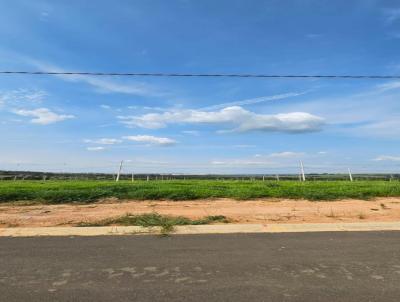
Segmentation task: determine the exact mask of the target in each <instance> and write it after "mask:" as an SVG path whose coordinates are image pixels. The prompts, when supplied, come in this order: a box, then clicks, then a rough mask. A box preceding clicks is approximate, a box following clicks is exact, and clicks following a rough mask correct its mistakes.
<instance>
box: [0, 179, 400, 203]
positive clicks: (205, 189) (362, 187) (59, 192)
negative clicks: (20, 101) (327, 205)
mask: <svg viewBox="0 0 400 302" xmlns="http://www.w3.org/2000/svg"><path fill="white" fill-rule="evenodd" d="M384 196H400V182H398V181H392V182H388V181H355V182H349V181H310V182H304V183H303V182H299V181H280V182H276V181H265V182H263V181H222V180H185V181H184V180H172V181H149V182H147V181H135V182H133V183H132V182H128V181H122V182H119V183H115V182H111V181H45V182H42V181H3V182H0V203H7V202H13V201H33V202H37V203H49V204H50V203H51V204H59V203H74V202H76V203H90V202H95V201H97V200H99V199H101V198H107V197H115V198H118V199H138V200H145V199H150V200H160V199H169V200H193V199H201V198H222V197H226V198H233V199H238V200H246V199H254V198H262V197H281V198H296V199H297V198H305V199H310V200H334V199H342V198H359V199H368V198H372V197H384Z"/></svg>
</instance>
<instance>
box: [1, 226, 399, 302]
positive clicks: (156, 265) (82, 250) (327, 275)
mask: <svg viewBox="0 0 400 302" xmlns="http://www.w3.org/2000/svg"><path fill="white" fill-rule="evenodd" d="M0 301H7V302H11V301H41V302H42V301H113V302H117V301H118V302H119V301H151V302H155V301H201V302H204V301H230V302H235V301H246V302H249V301H323V302H328V301H335V302H336V301H353V302H354V301H363V302H364V301H396V302H397V301H400V232H358V233H357V232H340V233H291V234H241V235H239V234H238V235H194V236H192V235H191V236H183V235H181V236H177V235H176V236H170V237H164V238H163V237H157V236H100V237H72V238H70V237H41V238H4V237H3V238H0Z"/></svg>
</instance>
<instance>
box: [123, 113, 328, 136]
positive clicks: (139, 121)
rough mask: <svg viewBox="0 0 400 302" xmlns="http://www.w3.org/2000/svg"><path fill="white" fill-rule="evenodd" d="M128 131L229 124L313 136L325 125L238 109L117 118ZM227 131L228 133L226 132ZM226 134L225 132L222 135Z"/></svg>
mask: <svg viewBox="0 0 400 302" xmlns="http://www.w3.org/2000/svg"><path fill="white" fill-rule="evenodd" d="M118 118H119V119H121V120H122V123H123V124H125V125H127V126H128V127H135V126H136V127H142V128H148V129H158V128H163V127H166V126H167V125H168V124H179V123H190V124H228V125H231V126H233V127H234V128H233V129H231V130H229V131H239V132H246V131H255V130H258V131H275V132H291V133H296V132H312V131H318V130H320V129H321V128H322V126H323V125H324V119H323V118H321V117H318V116H315V115H312V114H310V113H306V112H290V113H281V114H275V115H268V114H257V113H253V112H250V111H247V110H245V109H243V108H242V107H239V106H232V107H226V108H223V109H221V110H219V111H200V110H188V109H187V110H173V111H167V112H164V113H149V114H144V115H141V116H119V117H118ZM229 131H228V132H229ZM224 132H227V131H224Z"/></svg>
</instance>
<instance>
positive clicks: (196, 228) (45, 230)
mask: <svg viewBox="0 0 400 302" xmlns="http://www.w3.org/2000/svg"><path fill="white" fill-rule="evenodd" d="M343 231H357V232H358V231H400V222H373V223H370V222H365V223H308V224H217V225H191V226H177V227H175V228H174V230H173V232H172V233H173V234H234V233H296V232H343ZM160 233H161V228H160V227H151V228H145V227H140V226H110V227H37V228H0V237H35V236H103V235H140V234H160Z"/></svg>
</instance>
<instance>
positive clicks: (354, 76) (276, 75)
mask: <svg viewBox="0 0 400 302" xmlns="http://www.w3.org/2000/svg"><path fill="white" fill-rule="evenodd" d="M0 74H3V75H13V74H21V75H87V76H133V77H230V78H274V79H278V78H285V79H400V75H284V74H282V75H278V74H275V75H274V74H222V73H221V74H204V73H132V72H128V73H119V72H51V71H0Z"/></svg>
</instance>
